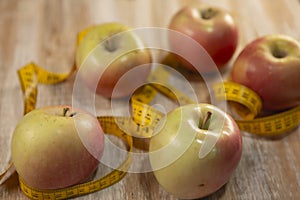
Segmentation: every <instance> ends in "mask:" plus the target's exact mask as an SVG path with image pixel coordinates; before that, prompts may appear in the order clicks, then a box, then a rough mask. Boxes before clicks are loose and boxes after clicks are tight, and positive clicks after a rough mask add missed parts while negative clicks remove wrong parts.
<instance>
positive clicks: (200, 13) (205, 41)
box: [169, 4, 238, 72]
mask: <svg viewBox="0 0 300 200" xmlns="http://www.w3.org/2000/svg"><path fill="white" fill-rule="evenodd" d="M169 28H170V29H171V30H174V31H178V32H180V33H182V34H185V35H187V36H189V37H191V38H192V39H193V40H195V41H196V42H197V43H198V44H200V45H202V47H203V48H204V49H205V50H206V51H207V52H208V54H209V55H210V56H211V58H212V59H213V61H214V62H215V64H216V65H217V67H218V68H221V67H223V66H224V65H225V64H226V63H227V62H228V61H229V60H230V59H231V57H232V56H233V54H234V52H235V50H236V47H237V43H238V28H237V25H236V22H235V20H234V19H233V17H232V16H231V15H230V13H229V12H228V11H227V10H225V9H223V8H219V7H215V6H210V5H205V4H199V5H197V6H186V7H183V8H182V9H181V10H179V11H178V12H177V13H175V15H174V16H173V17H172V19H171V21H170V24H169ZM181 40H183V41H181ZM169 42H170V48H171V49H172V50H174V51H175V52H180V54H181V55H183V56H182V57H179V60H180V61H181V62H182V64H183V65H184V66H185V67H187V68H188V69H190V70H194V71H195V70H196V69H195V66H192V65H191V64H190V63H188V62H187V61H186V60H185V57H186V56H184V55H187V54H191V55H192V57H193V60H195V62H196V63H201V59H202V58H201V56H200V55H202V53H201V52H199V49H195V48H193V46H192V45H191V44H190V42H188V41H186V40H185V39H184V38H183V37H178V36H176V35H175V34H171V35H170V38H169ZM197 67H198V66H197ZM198 71H200V72H211V71H212V69H211V68H209V67H205V66H200V67H198Z"/></svg>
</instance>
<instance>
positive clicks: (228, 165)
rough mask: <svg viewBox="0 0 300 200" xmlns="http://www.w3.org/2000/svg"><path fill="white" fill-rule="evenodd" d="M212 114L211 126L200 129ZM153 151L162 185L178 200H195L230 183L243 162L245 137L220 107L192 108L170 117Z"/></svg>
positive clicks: (152, 145) (155, 139)
mask: <svg viewBox="0 0 300 200" xmlns="http://www.w3.org/2000/svg"><path fill="white" fill-rule="evenodd" d="M208 112H210V113H211V115H210V116H211V117H210V119H209V120H207V124H206V125H205V126H203V125H202V126H199V124H203V121H206V120H205V118H206V116H207V113H208ZM199 127H200V128H199ZM149 149H150V154H149V158H150V163H151V166H152V168H153V170H154V175H155V177H156V179H157V181H158V182H159V184H160V185H161V186H162V187H163V188H164V189H165V190H166V191H167V192H169V193H171V194H173V195H174V196H176V197H178V198H183V199H195V198H200V197H204V196H207V195H209V194H211V193H213V192H215V191H217V190H218V189H219V188H220V187H222V186H223V185H224V184H225V183H226V182H227V181H228V180H229V178H230V176H231V175H232V173H233V172H234V170H235V169H236V167H237V165H238V163H239V161H240V158H241V154H242V137H241V134H240V131H239V128H238V126H237V125H236V123H235V121H234V120H233V119H232V118H231V117H230V116H229V115H227V114H225V113H224V112H223V111H221V110H220V109H218V108H217V107H215V106H213V105H210V104H190V105H186V106H182V107H179V108H177V109H175V110H173V111H171V112H170V113H168V115H167V116H166V123H165V124H163V125H161V127H160V129H159V131H158V133H157V134H156V135H154V136H153V137H152V138H151V140H150V148H149Z"/></svg>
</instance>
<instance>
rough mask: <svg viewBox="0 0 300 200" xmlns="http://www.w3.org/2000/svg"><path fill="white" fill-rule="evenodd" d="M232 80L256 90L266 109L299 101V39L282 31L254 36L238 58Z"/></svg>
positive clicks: (281, 106)
mask: <svg viewBox="0 0 300 200" xmlns="http://www.w3.org/2000/svg"><path fill="white" fill-rule="evenodd" d="M231 80H232V81H234V82H237V83H240V84H242V85H245V86H247V87H249V88H251V89H252V90H254V91H255V92H256V93H257V94H258V95H259V96H260V97H261V98H262V100H263V108H264V109H265V110H284V109H288V108H292V107H294V106H297V105H300V90H299V86H300V42H299V41H297V40H296V39H294V38H292V37H290V36H288V35H282V34H269V35H265V36H261V37H259V38H257V39H255V40H253V41H252V42H250V43H249V44H247V45H246V46H245V48H244V49H243V50H242V51H241V53H240V54H239V55H238V57H237V58H236V60H235V62H234V64H233V68H232V71H231Z"/></svg>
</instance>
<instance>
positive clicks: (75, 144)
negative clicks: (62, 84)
mask: <svg viewBox="0 0 300 200" xmlns="http://www.w3.org/2000/svg"><path fill="white" fill-rule="evenodd" d="M64 108H69V110H70V111H68V112H67V115H68V116H63V110H64ZM73 112H76V114H75V115H74V116H73V117H70V116H69V115H70V113H73ZM79 135H80V136H79ZM103 148H104V134H103V131H102V128H101V127H100V125H99V122H98V120H97V119H96V118H95V117H93V116H92V115H91V114H89V113H87V112H85V111H82V110H80V109H74V108H71V107H70V106H49V107H43V108H40V109H36V110H33V111H31V112H29V113H27V114H26V115H25V116H24V117H23V118H22V119H21V120H20V121H19V123H18V125H17V126H16V128H15V130H14V134H13V138H12V146H11V150H12V161H13V163H14V166H15V168H16V171H17V172H18V174H19V175H20V176H21V177H22V179H23V180H24V181H25V183H27V184H28V185H29V186H31V187H34V188H37V189H59V188H65V187H68V186H72V185H74V184H78V183H81V182H84V181H85V180H87V179H88V178H89V177H90V176H91V175H92V173H93V172H94V171H95V169H96V168H97V166H98V164H99V160H100V158H101V156H102V152H103Z"/></svg>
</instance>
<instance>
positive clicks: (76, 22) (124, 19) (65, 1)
mask: <svg viewBox="0 0 300 200" xmlns="http://www.w3.org/2000/svg"><path fill="white" fill-rule="evenodd" d="M195 2H196V1H184V0H176V1H175V0H163V1H159V0H99V1H98V0H84V1H83V0H72V1H71V0H51V1H46V0H1V1H0V69H1V72H0V171H2V170H3V169H4V168H5V166H6V165H7V164H8V162H9V159H10V141H11V136H12V132H13V130H14V127H15V125H16V124H17V122H18V120H19V119H20V118H21V117H22V113H23V103H22V94H21V90H20V86H19V82H18V77H17V74H16V71H17V69H19V68H20V67H21V66H23V65H25V64H26V63H28V62H30V61H34V62H36V63H38V64H40V65H41V66H43V67H45V68H46V69H49V70H52V71H55V72H66V71H68V70H69V69H70V67H71V66H72V64H73V61H74V51H75V41H76V36H77V33H78V32H79V31H80V30H82V29H83V28H86V27H88V26H90V25H93V24H99V23H103V22H110V21H117V22H121V23H124V24H127V25H129V26H131V27H167V25H168V22H169V20H170V18H171V16H172V15H173V14H174V13H175V12H176V11H177V10H178V9H179V8H180V7H181V6H183V5H186V4H193V3H195ZM203 2H209V3H210V4H215V5H219V6H221V7H224V8H226V9H228V10H230V11H231V12H232V13H233V15H234V16H235V17H236V18H237V19H238V21H239V27H240V29H241V32H240V34H241V41H240V47H239V49H238V51H237V53H238V52H239V51H240V49H241V48H242V47H243V45H245V44H246V43H247V42H249V41H251V40H252V39H253V38H255V37H256V36H259V35H264V34H268V33H283V34H288V35H291V36H293V37H295V38H296V39H298V40H300V23H299V19H300V2H299V1H298V0H276V1H269V0H251V1H230V0H213V1H204V0H203ZM228 68H230V64H229V66H228ZM228 68H227V69H226V70H229V69H228ZM71 97H72V81H67V82H65V83H62V84H59V85H57V86H41V87H40V88H39V94H38V105H37V106H44V105H56V104H71V103H72V102H71V100H72V99H71ZM99 101H101V102H102V104H101V105H109V102H108V101H107V100H105V99H101V98H100V100H99ZM161 101H164V100H161ZM299 144H300V132H299V128H298V129H296V130H294V131H293V132H291V133H290V134H287V135H286V136H285V137H283V138H281V139H274V140H270V139H263V138H258V137H251V136H249V135H248V134H245V133H244V136H243V155H242V159H241V162H240V164H239V166H238V168H237V170H236V171H235V173H234V175H233V177H232V178H231V179H230V181H229V182H228V184H226V185H225V186H224V187H222V188H221V189H220V190H219V191H217V192H216V193H214V194H213V195H211V196H209V197H207V198H206V199H226V200H227V199H265V200H267V199H300V189H299V188H300V151H299ZM0 198H1V199H14V200H15V199H26V197H25V196H24V195H23V194H22V193H21V191H20V189H19V187H18V181H17V175H16V174H13V175H12V176H11V177H10V178H9V179H8V180H7V181H6V182H5V183H4V184H2V185H1V186H0ZM78 199H138V200H142V199H175V198H174V197H173V196H171V195H169V194H167V193H166V192H165V191H164V190H163V189H162V188H161V187H160V186H159V185H158V183H157V182H156V180H155V178H154V176H153V174H152V173H151V172H149V173H137V174H135V173H130V174H128V175H127V176H126V177H125V178H124V179H123V180H121V181H120V182H119V183H117V184H115V185H113V186H111V187H109V188H107V189H105V190H103V191H100V192H97V193H93V194H90V195H87V196H83V197H80V198H78Z"/></svg>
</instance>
